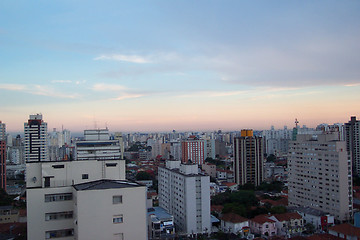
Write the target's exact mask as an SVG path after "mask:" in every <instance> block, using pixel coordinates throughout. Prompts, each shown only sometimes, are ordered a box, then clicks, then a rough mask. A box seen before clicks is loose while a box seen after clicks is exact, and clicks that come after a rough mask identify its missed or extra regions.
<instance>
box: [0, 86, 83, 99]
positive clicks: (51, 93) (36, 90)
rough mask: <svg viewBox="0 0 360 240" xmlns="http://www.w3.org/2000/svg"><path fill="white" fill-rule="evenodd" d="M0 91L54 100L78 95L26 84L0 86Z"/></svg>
mask: <svg viewBox="0 0 360 240" xmlns="http://www.w3.org/2000/svg"><path fill="white" fill-rule="evenodd" d="M0 89H4V90H9V91H18V92H24V93H28V94H33V95H41V96H48V97H55V98H78V97H80V95H78V94H67V93H62V92H61V91H58V90H55V89H53V88H51V87H48V86H42V85H26V84H0Z"/></svg>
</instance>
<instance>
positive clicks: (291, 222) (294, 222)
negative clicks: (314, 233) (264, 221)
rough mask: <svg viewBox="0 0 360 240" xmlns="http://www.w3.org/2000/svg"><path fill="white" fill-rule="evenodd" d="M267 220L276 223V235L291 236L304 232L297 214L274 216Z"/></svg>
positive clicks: (302, 222)
mask: <svg viewBox="0 0 360 240" xmlns="http://www.w3.org/2000/svg"><path fill="white" fill-rule="evenodd" d="M269 218H270V219H272V220H274V221H276V223H275V225H276V228H277V235H280V236H285V235H292V234H294V233H301V232H303V231H304V221H303V219H302V217H301V215H300V214H298V213H297V212H292V213H282V214H274V215H272V216H271V217H269Z"/></svg>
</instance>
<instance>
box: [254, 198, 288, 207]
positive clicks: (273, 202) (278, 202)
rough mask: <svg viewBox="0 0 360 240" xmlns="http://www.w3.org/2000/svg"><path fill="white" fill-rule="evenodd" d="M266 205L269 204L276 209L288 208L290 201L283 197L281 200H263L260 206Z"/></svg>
mask: <svg viewBox="0 0 360 240" xmlns="http://www.w3.org/2000/svg"><path fill="white" fill-rule="evenodd" d="M265 203H268V204H270V205H271V206H273V207H275V206H283V207H287V206H288V199H287V197H282V198H280V199H279V200H272V199H262V200H260V205H262V206H263V205H265Z"/></svg>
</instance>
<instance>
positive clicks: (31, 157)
mask: <svg viewBox="0 0 360 240" xmlns="http://www.w3.org/2000/svg"><path fill="white" fill-rule="evenodd" d="M24 134H25V138H24V156H25V161H26V162H39V161H48V160H49V155H48V147H47V144H48V141H47V123H46V122H44V121H43V119H42V115H41V114H36V115H30V117H29V120H28V122H26V123H24Z"/></svg>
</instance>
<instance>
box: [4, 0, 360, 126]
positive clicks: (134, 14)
mask: <svg viewBox="0 0 360 240" xmlns="http://www.w3.org/2000/svg"><path fill="white" fill-rule="evenodd" d="M359 13H360V1H328V0H327V1H325V0H324V1H63V0H62V1H1V2H0V101H1V105H0V120H2V121H3V122H5V123H6V124H7V126H8V130H9V131H16V130H21V129H22V127H23V122H24V121H26V119H27V118H28V115H29V114H33V113H38V112H41V113H43V115H44V119H45V121H47V122H48V123H49V126H50V127H57V128H59V127H61V125H62V124H63V125H64V126H65V127H66V128H69V129H70V130H73V131H78V130H82V129H84V128H91V127H94V125H95V122H96V125H97V126H98V127H104V126H105V125H107V126H109V128H110V129H111V130H122V131H136V130H144V131H145V130H146V131H152V130H153V131H159V130H171V129H179V130H186V129H189V130H191V129H199V130H206V129H209V130H214V129H219V128H220V129H229V130H230V129H241V128H245V127H246V128H257V129H259V128H269V127H270V125H275V126H276V127H282V125H284V124H287V125H289V126H292V124H293V121H294V118H295V117H297V118H299V119H300V122H301V124H307V125H310V126H313V125H315V124H317V123H321V122H329V123H332V122H344V121H347V120H348V118H349V117H350V115H360V94H358V93H359V92H360V44H359V42H360V14H359Z"/></svg>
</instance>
